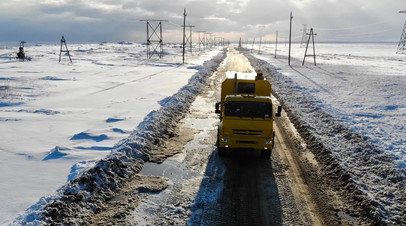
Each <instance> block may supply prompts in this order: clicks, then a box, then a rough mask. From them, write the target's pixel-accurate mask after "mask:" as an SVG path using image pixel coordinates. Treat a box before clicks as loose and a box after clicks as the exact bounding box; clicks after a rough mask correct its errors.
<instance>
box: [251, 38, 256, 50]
mask: <svg viewBox="0 0 406 226" xmlns="http://www.w3.org/2000/svg"><path fill="white" fill-rule="evenodd" d="M254 43H255V38H254V40H253V41H252V46H251V53H252V50H253V49H254Z"/></svg>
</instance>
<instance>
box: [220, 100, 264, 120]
mask: <svg viewBox="0 0 406 226" xmlns="http://www.w3.org/2000/svg"><path fill="white" fill-rule="evenodd" d="M224 113H225V116H237V117H251V118H270V117H271V116H272V104H271V103H264V102H248V101H228V102H226V104H225V111H224Z"/></svg>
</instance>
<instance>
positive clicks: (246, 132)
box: [233, 129, 263, 136]
mask: <svg viewBox="0 0 406 226" xmlns="http://www.w3.org/2000/svg"><path fill="white" fill-rule="evenodd" d="M262 132H263V131H262V130H246V129H233V134H236V135H251V136H260V135H262Z"/></svg>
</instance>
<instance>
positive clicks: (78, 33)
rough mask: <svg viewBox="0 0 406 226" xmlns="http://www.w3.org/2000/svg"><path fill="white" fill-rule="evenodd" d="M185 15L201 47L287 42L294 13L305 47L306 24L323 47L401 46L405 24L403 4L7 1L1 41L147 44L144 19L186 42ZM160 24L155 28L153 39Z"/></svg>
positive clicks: (366, 0) (371, 0)
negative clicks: (217, 42)
mask: <svg viewBox="0 0 406 226" xmlns="http://www.w3.org/2000/svg"><path fill="white" fill-rule="evenodd" d="M184 9H186V14H187V16H186V25H187V26H194V27H193V28H192V32H193V33H192V40H193V42H195V43H197V42H199V35H200V38H203V36H204V33H211V34H210V35H209V34H206V37H211V38H212V39H214V38H224V39H225V40H229V41H238V40H239V39H240V38H241V39H242V40H249V41H250V42H251V41H253V40H254V39H255V40H256V41H259V40H261V41H274V40H275V38H276V32H278V40H281V41H286V40H287V39H288V34H289V18H290V12H292V15H293V20H292V40H293V41H301V39H302V37H303V27H304V24H306V27H307V31H308V30H309V28H313V30H314V33H316V34H317V36H316V37H315V40H316V42H317V41H320V42H398V41H399V39H400V36H401V33H402V29H403V26H404V23H405V20H406V13H405V14H401V13H399V11H400V10H406V3H405V1H404V0H385V1H382V0H7V1H1V3H0V42H17V43H19V41H21V40H24V41H27V42H28V43H30V42H31V43H40V42H55V43H58V42H60V39H61V36H62V35H64V36H65V39H66V41H67V42H68V43H69V42H91V43H94V42H103V41H107V42H118V41H128V42H146V41H147V29H146V27H147V25H146V22H145V21H140V20H166V21H164V22H162V30H163V34H162V40H163V42H164V43H169V42H176V43H182V33H183V28H182V26H183V12H184ZM157 26H158V24H157V23H156V22H151V30H150V32H151V33H150V35H153V33H152V29H155V28H157ZM157 30H158V31H159V27H158V29H157ZM197 31H202V32H197ZM189 32H190V29H189V28H188V29H187V32H186V33H187V35H189ZM158 34H159V33H158ZM151 40H159V38H158V37H156V36H154V35H153V36H152V38H151Z"/></svg>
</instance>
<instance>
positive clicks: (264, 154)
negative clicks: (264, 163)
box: [261, 149, 272, 159]
mask: <svg viewBox="0 0 406 226" xmlns="http://www.w3.org/2000/svg"><path fill="white" fill-rule="evenodd" d="M271 155H272V150H270V149H264V150H261V157H262V158H263V159H269V158H271Z"/></svg>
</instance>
